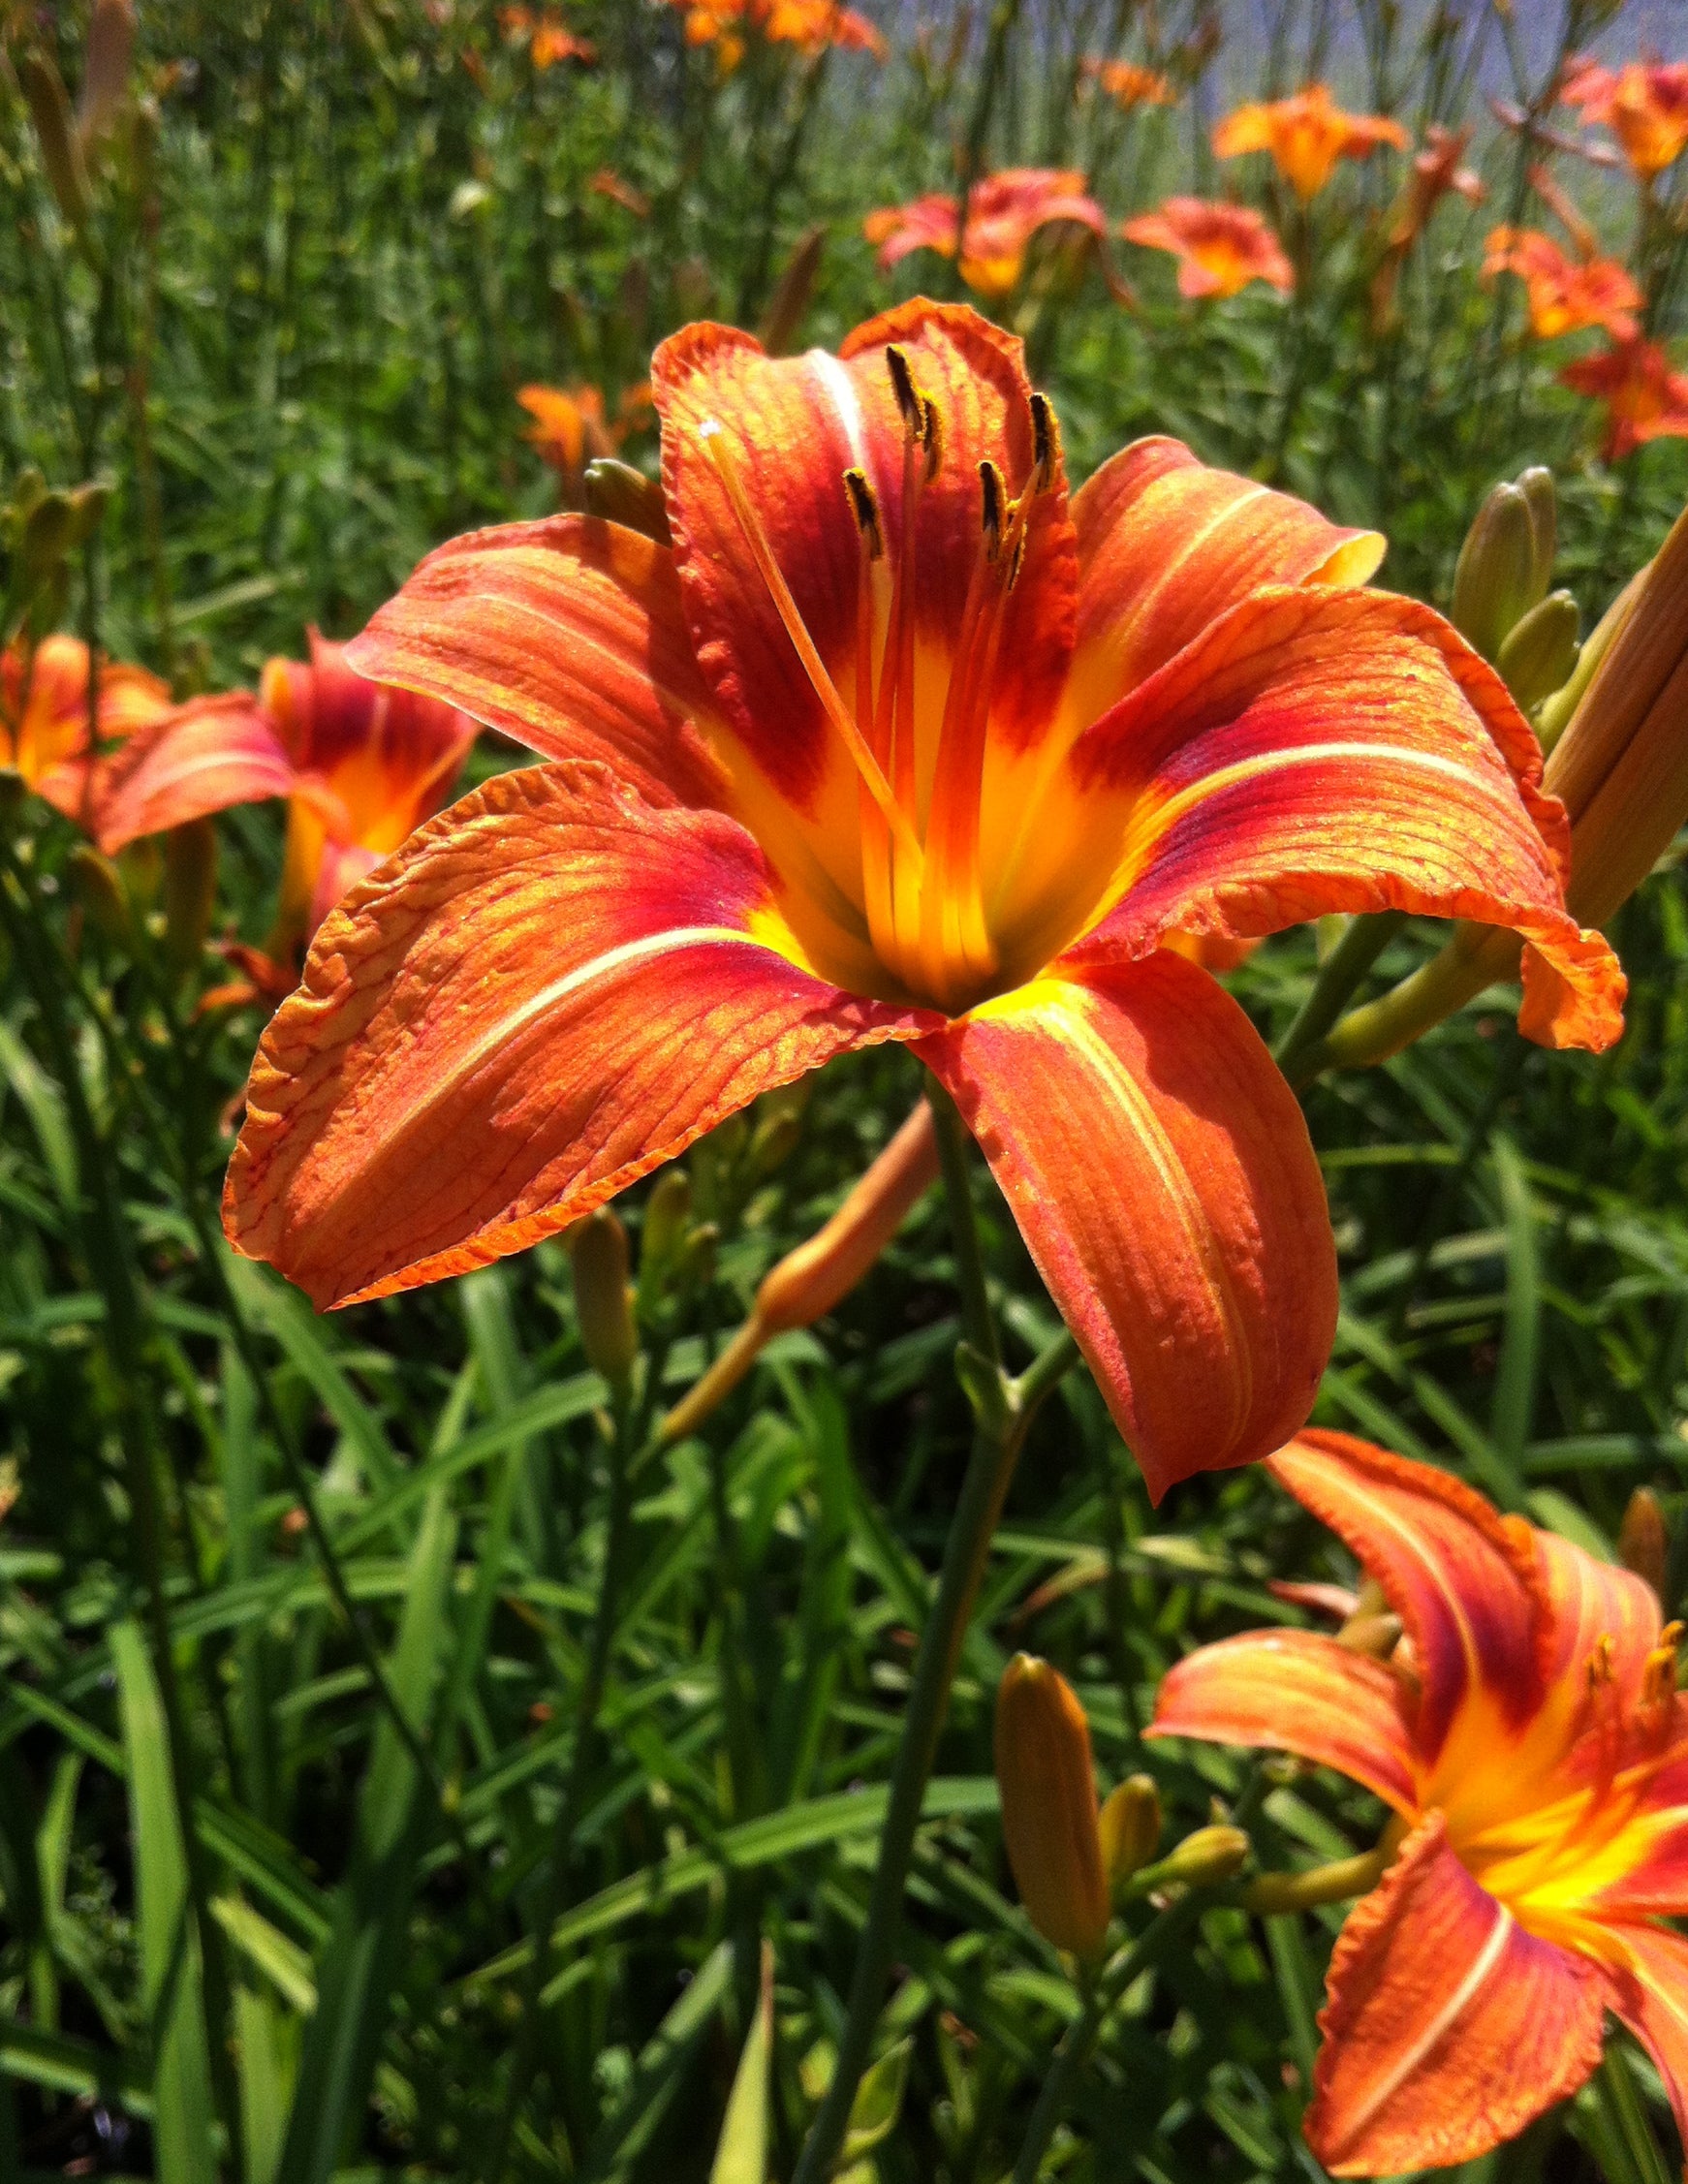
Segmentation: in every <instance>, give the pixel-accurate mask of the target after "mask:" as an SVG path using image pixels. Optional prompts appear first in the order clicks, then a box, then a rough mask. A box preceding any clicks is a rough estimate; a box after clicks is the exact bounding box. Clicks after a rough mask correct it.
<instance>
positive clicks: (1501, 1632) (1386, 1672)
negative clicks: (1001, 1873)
mask: <svg viewBox="0 0 1688 2184" xmlns="http://www.w3.org/2000/svg"><path fill="white" fill-rule="evenodd" d="M1268 1468H1269V1469H1270V1470H1271V1472H1272V1473H1273V1475H1274V1476H1275V1477H1276V1478H1277V1480H1278V1481H1279V1482H1280V1483H1281V1484H1282V1485H1284V1486H1285V1487H1287V1488H1288V1489H1289V1491H1290V1492H1291V1493H1292V1494H1294V1495H1295V1496H1296V1498H1297V1500H1298V1501H1300V1502H1301V1503H1303V1504H1304V1505H1305V1506H1306V1507H1307V1508H1308V1509H1310V1510H1311V1511H1312V1512H1313V1513H1314V1514H1315V1515H1316V1516H1317V1517H1319V1519H1320V1520H1321V1522H1323V1523H1325V1524H1328V1525H1329V1527H1330V1528H1331V1530H1332V1531H1333V1532H1335V1533H1336V1534H1337V1535H1338V1536H1339V1538H1341V1540H1342V1541H1343V1542H1344V1543H1345V1544H1346V1545H1347V1546H1348V1547H1349V1548H1350V1549H1351V1551H1352V1552H1353V1553H1354V1554H1355V1555H1356V1556H1357V1557H1358V1558H1359V1560H1360V1564H1361V1566H1362V1568H1363V1569H1364V1570H1365V1572H1366V1573H1367V1575H1368V1576H1370V1577H1372V1578H1374V1579H1375V1580H1376V1582H1377V1583H1378V1584H1379V1585H1380V1586H1381V1587H1382V1588H1383V1591H1384V1593H1385V1595H1386V1596H1387V1598H1388V1601H1389V1604H1390V1606H1391V1607H1392V1608H1393V1609H1394V1610H1395V1612H1396V1613H1397V1614H1398V1615H1399V1617H1400V1619H1401V1622H1402V1624H1403V1625H1404V1627H1405V1636H1404V1637H1403V1638H1402V1639H1401V1641H1400V1643H1399V1645H1398V1646H1397V1647H1396V1648H1395V1649H1394V1651H1393V1654H1392V1656H1391V1658H1389V1659H1377V1658H1374V1657H1372V1656H1371V1655H1369V1654H1367V1653H1364V1652H1361V1651H1359V1650H1356V1649H1355V1648H1354V1647H1352V1646H1345V1645H1343V1644H1341V1643H1339V1642H1338V1641H1337V1640H1336V1639H1335V1638H1329V1637H1327V1636H1325V1635H1324V1634H1323V1633H1316V1632H1311V1631H1297V1630H1275V1631H1262V1632H1251V1633H1249V1634H1248V1635H1246V1636H1245V1637H1241V1638H1231V1639H1228V1640H1226V1641H1225V1642H1223V1643H1221V1644H1218V1645H1210V1646H1204V1647H1203V1648H1202V1649H1201V1650H1200V1651H1199V1652H1197V1653H1193V1654H1191V1655H1190V1656H1189V1658H1188V1659H1186V1660H1184V1661H1182V1662H1180V1663H1179V1664H1178V1666H1177V1667H1176V1668H1175V1669H1172V1673H1171V1674H1170V1675H1169V1676H1168V1677H1167V1679H1166V1681H1165V1683H1164V1684H1163V1685H1162V1687H1161V1694H1160V1698H1159V1700H1158V1702H1157V1704H1156V1708H1155V1718H1154V1722H1153V1724H1152V1726H1151V1728H1150V1730H1149V1732H1148V1733H1149V1734H1150V1735H1151V1736H1194V1737H1204V1738H1210V1739H1214V1740H1217V1741H1219V1742H1224V1743H1233V1744H1252V1745H1261V1746H1268V1747H1272V1748H1275V1749H1278V1750H1282V1751H1288V1752H1294V1753H1297V1754H1298V1755H1299V1756H1300V1757H1301V1758H1303V1759H1307V1760H1311V1761H1313V1762H1315V1763H1317V1764H1320V1765H1323V1766H1329V1767H1334V1768H1335V1769H1336V1770H1337V1771H1338V1772H1339V1773H1342V1774H1346V1775H1349V1776H1351V1777H1352V1778H1353V1779H1354V1780H1355V1781H1356V1782H1360V1783H1363V1784H1364V1786H1365V1787H1366V1788H1367V1789H1368V1790H1371V1791H1372V1792H1374V1793H1375V1794H1376V1795H1377V1796H1379V1797H1381V1798H1382V1800H1383V1801H1384V1803H1385V1804H1386V1805H1388V1806H1389V1807H1390V1808H1391V1812H1392V1813H1393V1814H1394V1815H1395V1818H1394V1820H1393V1822H1392V1823H1391V1828H1390V1830H1389V1833H1388V1835H1387V1836H1386V1838H1385V1844H1386V1847H1388V1846H1390V1845H1398V1849H1397V1850H1396V1853H1395V1856H1394V1858H1393V1862H1392V1863H1391V1865H1390V1867H1389V1869H1388V1872H1387V1875H1386V1877H1385V1878H1384V1880H1383V1882H1382V1884H1381V1885H1380V1886H1379V1887H1378V1888H1376V1889H1375V1890H1374V1891H1373V1893H1372V1894H1370V1895H1368V1896H1367V1897H1366V1898H1365V1899H1364V1900H1363V1901H1362V1902H1361V1903H1360V1905H1359V1906H1358V1908H1357V1909H1356V1910H1355V1911H1354V1912H1353V1913H1352V1914H1351V1916H1350V1918H1349V1920H1348V1923H1347V1925H1346V1926H1345V1927H1344V1928H1343V1931H1342V1935H1341V1937H1340V1939H1339V1940H1338V1942H1337V1944H1336V1949H1335V1951H1334V1953H1333V1954H1332V1956H1331V1959H1330V1971H1329V1983H1328V1987H1327V2000H1326V2005H1325V2009H1324V2011H1323V2012H1322V2013H1321V2016H1320V2020H1319V2022H1320V2026H1321V2028H1322V2030H1323V2032H1324V2034H1325V2045H1324V2047H1323V2049H1322V2050H1321V2052H1320V2056H1319V2061H1318V2066H1317V2069H1316V2070H1315V2073H1314V2080H1313V2101H1312V2105H1311V2106H1310V2107H1309V2108H1308V2110H1307V2115H1306V2123H1305V2129H1306V2136H1307V2143H1308V2145H1309V2146H1310V2147H1311V2148H1312V2149H1313V2152H1314V2153H1315V2154H1316V2155H1317V2156H1318V2158H1319V2159H1320V2161H1322V2162H1323V2163H1324V2164H1325V2166H1326V2168H1329V2169H1330V2170H1332V2171H1333V2172H1334V2173H1335V2174H1337V2175H1339V2176H1355V2175H1365V2176H1373V2175H1381V2174H1386V2173H1390V2172H1392V2171H1395V2170H1399V2169H1408V2168H1443V2167H1445V2166H1447V2165H1450V2164H1452V2163H1454V2162H1461V2161H1468V2160H1471V2159H1473V2158H1475V2157H1476V2156H1477V2155H1479V2154H1483V2153H1485V2152H1487V2150H1488V2149H1489V2148H1490V2147H1492V2146H1496V2145H1498V2144H1499V2143H1500V2142H1501V2141H1502V2140H1503V2139H1506V2138H1510V2137H1513V2136H1514V2135H1515V2134H1516V2133H1517V2132H1519V2131H1521V2130H1522V2129H1523V2128H1524V2126H1525V2125H1526V2124H1527V2123H1529V2122H1530V2121H1531V2120H1532V2119H1533V2118H1534V2117H1536V2116H1538V2115H1540V2114H1541V2113H1542V2111H1543V2110H1544V2109H1545V2108H1547V2107H1549V2106H1552V2104H1553V2103H1554V2102H1556V2101H1560V2100H1563V2099H1564V2098H1565V2097H1566V2096H1567V2095H1568V2094H1571V2093H1574V2092H1575V2091H1576V2090H1577V2088H1578V2086H1579V2085H1580V2084H1581V2083H1582V2081H1583V2080H1584V2078H1586V2077H1587V2076H1588V2075H1589V2073H1590V2072H1591V2071H1592V2070H1593V2069H1594V2067H1595V2065H1596V2064H1597V2063H1598V2062H1599V2060H1600V2051H1601V2031H1602V2020H1603V2015H1604V2012H1607V2011H1609V2010H1610V2012H1612V2013H1613V2014H1614V2015H1615V2016H1617V2017H1618V2018H1620V2019H1621V2020H1622V2021H1623V2022H1624V2023H1625V2024H1626V2025H1628V2026H1629V2027H1630V2029H1631V2030H1632V2031H1633V2032H1634V2033H1636V2034H1637V2036H1638V2037H1639V2038H1640V2039H1641V2041H1642V2042H1643V2043H1644V2044H1645V2045H1646V2046H1647V2048H1648V2049H1649V2050H1650V2052H1651V2053H1652V2056H1653V2058H1654V2060H1655V2062H1656V2063H1657V2064H1658V2066H1659V2070H1660V2073H1661V2075H1663V2077H1664V2079H1665V2083H1666V2085H1667V2086H1668V2088H1669V2089H1670V2092H1671V2097H1672V2102H1673V2103H1674V2105H1675V2108H1676V2114H1677V2119H1678V2121H1679V2122H1682V2121H1685V2120H1688V1940H1684V1939H1683V1937H1682V1936H1681V1935H1679V1934H1677V1933H1675V1932H1673V1931H1672V1930H1671V1929H1670V1928H1668V1927H1666V1926H1664V1925H1662V1924H1660V1923H1659V1920H1660V1919H1662V1918H1669V1917H1676V1916H1680V1915H1681V1914H1683V1913H1685V1912H1688V1701H1685V1700H1683V1699H1682V1698H1680V1697H1679V1696H1678V1695H1677V1691H1676V1636H1677V1631H1678V1628H1679V1626H1678V1625H1676V1624H1673V1623H1672V1625H1670V1626H1669V1627H1668V1628H1661V1622H1662V1618H1661V1615H1660V1609H1659V1602H1658V1599H1657V1596H1656V1595H1655V1594H1654V1593H1653V1591H1652V1590H1651V1588H1650V1587H1649V1586H1648V1585H1647V1584H1645V1583H1644V1582H1643V1581H1642V1579H1641V1578H1640V1577H1637V1576H1633V1575H1632V1574H1631V1573H1630V1572H1628V1571H1626V1570H1619V1569H1614V1568H1612V1567H1610V1565H1608V1564H1606V1563H1602V1562H1597V1561H1595V1560H1594V1558H1593V1557H1592V1556H1591V1555H1589V1554H1586V1553H1585V1552H1584V1551H1583V1550H1582V1549H1581V1548H1580V1547H1578V1546H1574V1545H1572V1544H1570V1543H1569V1542H1568V1541H1565V1540H1562V1539H1559V1538H1558V1537H1556V1536H1555V1535H1554V1534H1552V1533H1548V1532H1541V1531H1537V1530H1536V1529H1535V1528H1534V1527H1533V1526H1531V1525H1528V1524H1526V1523H1524V1522H1523V1521H1522V1520H1521V1519H1520V1518H1517V1517H1502V1516H1501V1515H1500V1514H1499V1513H1497V1512H1496V1511H1495V1510H1494V1509H1493V1508H1491V1506H1490V1505H1489V1504H1488V1503H1487V1502H1485V1500H1484V1499H1483V1497H1482V1496H1481V1495H1480V1494H1477V1493H1475V1492H1473V1490H1472V1489H1471V1488H1470V1487H1468V1486H1466V1485H1463V1484H1462V1483H1461V1482H1459V1481H1457V1480H1455V1479H1453V1478H1451V1477H1449V1476H1448V1475H1447V1474H1446V1473H1444V1472H1440V1471H1437V1470H1434V1469H1433V1468H1432V1467H1431V1466H1429V1465H1427V1464H1417V1463H1409V1462H1408V1461H1407V1460H1406V1459H1405V1458H1404V1457H1401V1456H1394V1455H1390V1454H1388V1453H1386V1452H1385V1451H1383V1450H1381V1449H1375V1448H1372V1447H1371V1446H1370V1445H1369V1444H1367V1443H1365V1442H1363V1441H1356V1440H1353V1439H1351V1438H1350V1437H1349V1436H1348V1435H1346V1434H1340V1433H1304V1434H1302V1435H1301V1436H1300V1437H1299V1438H1298V1439H1297V1440H1296V1441H1293V1442H1292V1443H1291V1444H1290V1445H1289V1447H1288V1448H1285V1449H1282V1450H1280V1451H1278V1453H1277V1454H1276V1455H1275V1456H1273V1457H1271V1458H1269V1459H1268Z"/></svg>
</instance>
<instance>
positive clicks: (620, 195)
mask: <svg viewBox="0 0 1688 2184" xmlns="http://www.w3.org/2000/svg"><path fill="white" fill-rule="evenodd" d="M586 187H587V188H588V189H589V190H590V191H591V192H592V194H593V196H594V197H603V198H608V199H609V200H610V203H611V204H618V205H620V206H621V208H622V210H623V211H625V212H631V213H632V214H633V217H634V218H635V219H636V220H648V219H649V218H650V200H649V198H647V197H646V196H645V194H644V192H643V191H642V190H641V189H639V188H638V187H636V185H635V184H633V183H632V182H630V181H628V179H627V178H626V176H625V175H623V174H617V173H616V172H615V170H614V168H613V167H600V168H598V169H597V170H596V172H594V173H592V174H591V175H589V176H588V177H587V181H586Z"/></svg>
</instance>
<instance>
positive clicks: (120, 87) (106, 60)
mask: <svg viewBox="0 0 1688 2184" xmlns="http://www.w3.org/2000/svg"><path fill="white" fill-rule="evenodd" d="M134 51H135V7H134V0H94V14H93V19H92V20H91V21H90V22H89V24H88V44H87V48H86V52H85V55H84V58H83V63H82V88H81V93H80V95H79V96H78V100H77V133H78V137H79V138H80V140H81V142H82V145H83V147H84V149H85V148H86V147H87V146H88V145H89V144H91V143H92V142H93V140H95V138H97V137H99V136H101V135H103V134H104V132H105V131H106V130H107V129H108V128H109V126H110V124H111V123H112V121H114V120H115V119H116V116H117V110H118V109H119V108H120V107H121V106H122V104H123V96H124V93H125V92H126V91H127V89H128V87H129V62H130V58H131V56H132V55H133V53H134Z"/></svg>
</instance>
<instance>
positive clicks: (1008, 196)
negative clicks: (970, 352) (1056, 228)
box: [861, 167, 1108, 297]
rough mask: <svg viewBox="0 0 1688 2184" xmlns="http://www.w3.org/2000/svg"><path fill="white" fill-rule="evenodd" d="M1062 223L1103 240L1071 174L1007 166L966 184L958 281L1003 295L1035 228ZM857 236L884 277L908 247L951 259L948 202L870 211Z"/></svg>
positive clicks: (1099, 217) (1091, 202) (1104, 221)
mask: <svg viewBox="0 0 1688 2184" xmlns="http://www.w3.org/2000/svg"><path fill="white" fill-rule="evenodd" d="M1060 223H1065V224H1068V225H1072V226H1077V227H1080V228H1088V229H1089V230H1090V232H1091V233H1092V234H1097V235H1106V234H1107V233H1108V218H1107V215H1106V214H1105V213H1104V211H1103V209H1102V207H1101V206H1100V205H1099V204H1098V203H1097V202H1096V200H1095V199H1094V198H1093V197H1090V196H1088V195H1087V194H1086V192H1085V188H1084V177H1083V175H1082V174H1080V173H1078V172H1077V170H1070V169H1066V168H1052V167H1008V168H1004V169H1003V170H1002V172H1000V173H998V174H985V175H983V176H982V177H981V178H980V180H978V181H977V182H975V183H974V185H973V188H972V190H971V192H970V193H969V195H968V199H967V226H966V231H965V233H964V234H962V236H961V278H962V279H963V280H964V281H965V282H966V283H967V286H968V287H969V288H970V289H972V290H973V291H974V293H975V294H976V295H979V296H992V297H1001V296H1007V295H1009V294H1010V293H1011V292H1012V290H1013V289H1014V288H1015V287H1016V284H1017V282H1018V280H1019V277H1020V274H1021V272H1022V271H1023V270H1024V269H1025V257H1026V250H1027V248H1028V247H1029V245H1030V243H1031V239H1032V237H1033V235H1034V234H1037V232H1038V230H1039V229H1040V228H1046V227H1048V226H1051V225H1054V224H1060ZM861 232H862V234H865V235H866V237H867V239H868V241H869V242H874V243H878V245H879V265H880V269H881V271H882V272H889V271H890V270H891V267H892V266H893V265H896V264H897V263H898V262H899V261H900V260H901V259H904V258H906V257H908V255H909V253H910V252H911V251H915V250H936V251H939V252H941V253H942V255H943V256H944V257H946V258H953V257H954V255H955V244H956V200H955V199H954V198H953V197H947V196H945V195H944V194H943V193H941V192H939V193H937V194H935V195H933V196H930V197H922V198H916V199H915V201H914V203H912V204H900V205H886V206H882V207H881V209H880V210H879V211H877V212H870V213H869V214H868V215H867V218H866V219H865V220H864V221H863V222H862V229H861Z"/></svg>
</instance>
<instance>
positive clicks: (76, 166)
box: [17, 52, 93, 234]
mask: <svg viewBox="0 0 1688 2184" xmlns="http://www.w3.org/2000/svg"><path fill="white" fill-rule="evenodd" d="M17 79H18V81H19V83H21V84H22V86H23V96H24V98H25V99H26V100H27V102H28V105H29V118H30V119H31V121H33V122H34V124H35V140H36V142H37V144H38V145H39V146H40V147H41V164H42V166H43V168H44V169H45V170H46V173H47V184H48V187H49V188H50V189H51V191H52V194H53V199H54V202H55V203H57V205H58V208H59V210H60V212H62V213H63V214H64V217H65V219H66V220H67V221H68V222H69V223H70V225H71V226H72V227H73V228H74V229H76V230H77V232H78V234H79V233H80V232H81V230H82V229H83V228H84V227H85V226H86V225H87V220H88V215H89V213H90V212H91V211H92V209H93V204H92V201H91V199H90V197H89V195H88V173H87V169H86V168H85V167H84V166H83V165H82V147H81V144H80V142H79V140H78V137H77V132H76V128H75V125H74V123H73V121H72V118H71V102H70V97H69V94H68V93H67V92H66V90H65V86H64V78H62V77H61V76H60V75H59V72H58V70H57V69H56V68H55V67H54V66H53V64H52V62H51V61H50V60H49V59H48V58H47V55H46V54H45V53H41V52H28V53H25V54H24V55H23V56H22V57H21V59H20V60H19V61H18V63H17Z"/></svg>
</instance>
